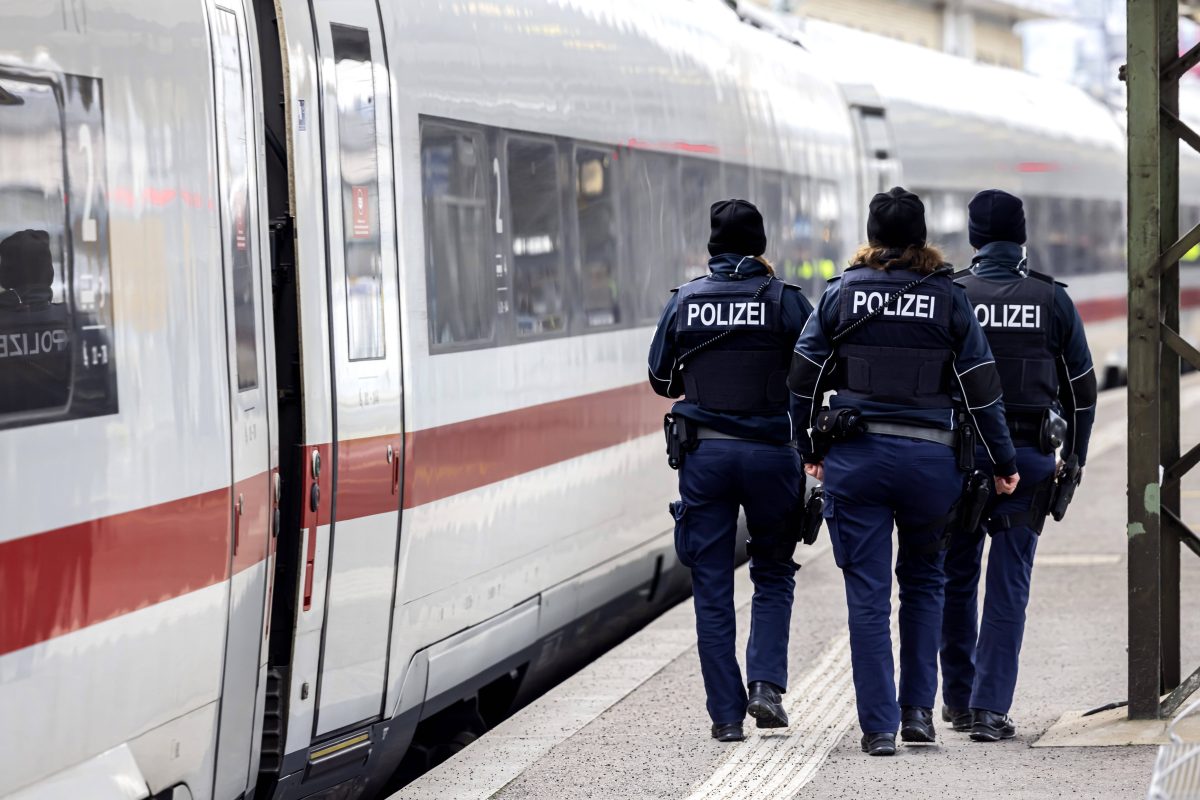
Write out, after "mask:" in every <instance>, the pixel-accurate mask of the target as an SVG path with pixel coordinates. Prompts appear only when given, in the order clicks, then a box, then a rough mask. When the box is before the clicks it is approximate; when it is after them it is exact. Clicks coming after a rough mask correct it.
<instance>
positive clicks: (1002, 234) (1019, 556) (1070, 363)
mask: <svg viewBox="0 0 1200 800" xmlns="http://www.w3.org/2000/svg"><path fill="white" fill-rule="evenodd" d="M968 211H969V215H970V228H969V231H970V239H971V245H972V246H973V247H974V248H975V249H976V250H977V253H976V255H975V258H974V260H973V261H972V262H971V268H970V270H969V271H967V272H965V273H963V274H961V275H959V276H957V277H956V281H957V283H958V284H959V285H960V286H962V287H963V288H964V289H966V292H967V295H968V296H969V297H970V299H971V304H972V306H974V310H975V315H976V317H977V318H978V319H979V321H980V323H981V324H982V325H983V328H984V331H986V333H987V338H988V341H989V342H990V344H991V347H992V352H993V353H994V354H995V357H996V365H997V368H998V369H999V373H1000V380H1001V383H1002V385H1003V387H1004V405H1005V408H1006V409H1007V411H1008V425H1009V431H1010V432H1011V434H1012V439H1013V443H1014V444H1015V445H1016V448H1017V449H1016V453H1017V467H1018V468H1019V469H1020V471H1021V474H1022V475H1023V476H1024V479H1023V480H1022V481H1021V485H1020V486H1019V487H1018V488H1017V491H1016V492H1015V493H1014V494H1012V495H1010V496H1008V497H1000V498H996V499H995V500H994V501H993V503H992V505H991V506H990V507H989V508H988V509H987V511H986V512H985V519H984V525H983V527H981V528H980V529H979V530H975V531H956V532H955V534H954V537H953V538H952V539H951V545H950V552H949V554H948V555H947V557H946V604H945V613H944V617H943V622H942V652H941V655H942V702H943V708H942V718H943V719H944V720H946V721H947V722H950V723H952V724H953V726H954V729H955V730H962V731H967V730H969V731H970V732H971V738H973V739H975V740H977V741H984V742H994V741H997V740H999V739H1010V738H1012V737H1013V736H1014V735H1016V726H1015V725H1014V724H1013V722H1012V720H1011V719H1009V717H1008V711H1009V707H1010V706H1011V705H1012V699H1013V690H1014V688H1015V686H1016V682H1017V662H1018V657H1019V654H1020V651H1021V639H1022V637H1023V635H1024V631H1025V607H1026V605H1027V604H1028V602H1029V583H1030V576H1031V574H1032V571H1033V555H1034V552H1035V551H1036V550H1037V542H1038V534H1039V533H1040V532H1041V530H1042V525H1043V524H1044V523H1045V520H1046V514H1047V511H1048V510H1049V509H1048V503H1049V500H1050V493H1051V491H1052V490H1053V488H1054V476H1055V456H1054V448H1055V446H1056V444H1061V447H1062V451H1061V455H1060V458H1061V459H1062V460H1063V461H1067V462H1070V461H1071V460H1072V459H1074V460H1076V461H1078V463H1079V465H1080V466H1081V467H1082V465H1083V463H1084V462H1085V461H1086V460H1087V446H1088V439H1089V437H1090V436H1091V431H1092V423H1093V421H1094V420H1095V414H1096V373H1095V371H1094V370H1093V369H1092V356H1091V352H1090V351H1089V350H1088V344H1087V338H1086V337H1085V336H1084V332H1083V322H1082V321H1081V320H1080V318H1079V314H1078V312H1077V311H1076V310H1075V306H1074V304H1073V303H1072V302H1071V298H1070V297H1068V296H1067V292H1066V287H1065V285H1064V284H1061V283H1057V282H1055V281H1054V279H1052V278H1051V277H1050V276H1048V275H1043V274H1042V273H1040V272H1034V271H1032V270H1030V269H1029V265H1028V263H1027V262H1026V259H1025V254H1024V249H1023V247H1022V245H1023V244H1025V209H1024V207H1023V205H1022V203H1021V200H1020V198H1018V197H1015V196H1013V195H1011V194H1009V193H1008V192H1003V191H1000V190H999V189H988V190H986V191H983V192H980V193H979V194H977V195H975V197H974V198H973V199H972V200H971V203H970V205H969V207H968ZM1051 426H1054V427H1056V428H1057V430H1058V433H1057V434H1056V435H1055V434H1053V432H1052V431H1051V430H1050V427H1051ZM1072 471H1073V470H1072ZM985 531H986V534H990V541H991V544H990V553H989V555H988V571H987V593H986V597H985V600H984V605H983V620H982V623H981V624H980V625H979V627H978V629H977V628H976V620H977V619H978V607H977V606H978V595H979V578H980V564H981V562H982V559H983V546H984V542H985V541H988V539H989V537H988V536H987V535H985Z"/></svg>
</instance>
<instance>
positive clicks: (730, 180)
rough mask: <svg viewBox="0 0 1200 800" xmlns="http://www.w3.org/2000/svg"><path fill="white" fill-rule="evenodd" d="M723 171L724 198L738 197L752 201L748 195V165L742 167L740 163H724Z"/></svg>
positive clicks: (749, 191) (749, 190)
mask: <svg viewBox="0 0 1200 800" xmlns="http://www.w3.org/2000/svg"><path fill="white" fill-rule="evenodd" d="M724 173H725V174H724V176H723V178H724V185H725V191H724V192H722V194H723V195H724V196H725V197H726V198H739V199H742V200H750V201H751V202H754V200H753V198H752V197H751V196H750V193H751V189H750V170H749V168H748V167H743V166H742V165H741V164H726V165H725V169H724ZM756 205H757V204H756Z"/></svg>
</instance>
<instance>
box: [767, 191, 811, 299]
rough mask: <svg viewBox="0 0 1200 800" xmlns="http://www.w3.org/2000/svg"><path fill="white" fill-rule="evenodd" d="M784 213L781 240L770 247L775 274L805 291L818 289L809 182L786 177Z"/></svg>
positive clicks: (772, 243)
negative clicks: (815, 276) (815, 277)
mask: <svg viewBox="0 0 1200 800" xmlns="http://www.w3.org/2000/svg"><path fill="white" fill-rule="evenodd" d="M783 189H784V191H783V211H782V222H781V228H780V235H779V240H778V241H777V242H771V243H769V244H770V246H771V252H772V253H773V255H772V256H771V260H772V261H774V262H775V271H776V272H777V273H778V275H779V276H780V277H781V278H783V279H784V280H786V281H788V282H790V283H795V284H799V285H801V286H804V287H806V288H813V287H814V286H815V283H814V278H813V276H814V275H816V267H815V265H814V263H813V252H814V250H813V227H814V220H813V202H814V201H813V197H812V192H811V191H810V186H809V184H808V182H807V181H804V180H802V179H800V178H793V177H790V176H787V177H786V178H785V181H784V187H783Z"/></svg>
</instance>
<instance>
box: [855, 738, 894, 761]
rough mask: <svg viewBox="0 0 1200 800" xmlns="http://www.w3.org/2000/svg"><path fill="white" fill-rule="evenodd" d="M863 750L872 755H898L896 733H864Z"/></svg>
mask: <svg viewBox="0 0 1200 800" xmlns="http://www.w3.org/2000/svg"><path fill="white" fill-rule="evenodd" d="M862 750H863V752H864V753H866V754H867V755H872V756H894V755H896V734H894V733H864V734H863V737H862Z"/></svg>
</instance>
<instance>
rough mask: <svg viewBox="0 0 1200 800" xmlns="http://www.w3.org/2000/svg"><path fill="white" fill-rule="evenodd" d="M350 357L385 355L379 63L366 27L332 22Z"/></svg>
mask: <svg viewBox="0 0 1200 800" xmlns="http://www.w3.org/2000/svg"><path fill="white" fill-rule="evenodd" d="M332 34H333V58H334V61H335V63H336V67H335V69H336V72H335V75H336V82H337V119H338V142H339V145H340V149H339V166H340V168H341V175H342V241H343V247H344V253H345V267H346V319H347V324H348V325H349V339H350V360H351V361H359V360H363V359H371V358H383V356H384V327H383V268H382V258H383V254H382V242H381V241H380V236H379V142H378V138H377V133H376V123H375V67H374V64H373V61H372V58H371V40H370V36H369V34H368V33H367V31H366V30H365V29H363V28H354V27H350V26H348V25H333V26H332Z"/></svg>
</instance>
